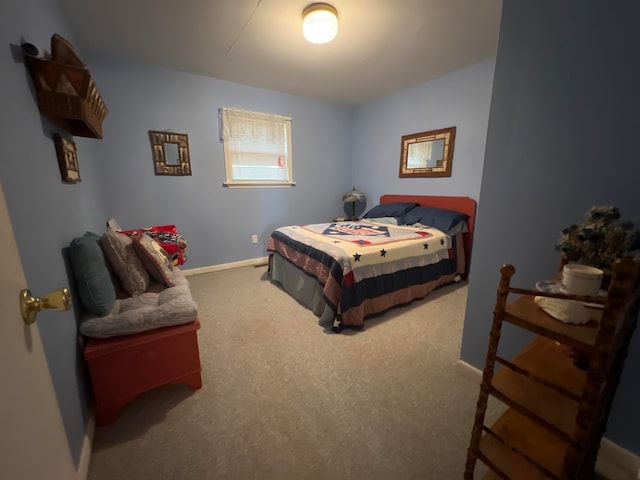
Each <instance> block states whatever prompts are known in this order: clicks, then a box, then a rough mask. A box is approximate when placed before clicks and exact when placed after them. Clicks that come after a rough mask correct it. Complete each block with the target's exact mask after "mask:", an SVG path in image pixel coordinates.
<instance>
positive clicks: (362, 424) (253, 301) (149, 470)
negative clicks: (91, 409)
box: [88, 267, 497, 480]
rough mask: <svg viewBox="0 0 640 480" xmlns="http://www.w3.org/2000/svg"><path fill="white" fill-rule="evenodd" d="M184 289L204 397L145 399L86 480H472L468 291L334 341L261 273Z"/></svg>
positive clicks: (99, 446) (94, 459) (128, 413)
mask: <svg viewBox="0 0 640 480" xmlns="http://www.w3.org/2000/svg"><path fill="white" fill-rule="evenodd" d="M188 279H189V283H190V287H191V291H192V294H193V297H194V299H195V300H196V302H197V303H198V306H199V311H200V320H201V323H202V328H201V330H200V331H199V334H198V342H199V347H200V356H201V362H202V380H203V387H202V389H200V390H197V391H195V392H192V391H190V390H189V389H188V388H187V387H186V386H184V385H169V386H165V387H161V388H158V389H155V390H153V391H150V392H147V393H144V394H142V395H140V396H139V397H138V398H136V400H135V401H134V402H132V403H131V404H129V405H128V406H126V407H125V408H124V409H123V410H122V412H121V415H120V417H119V419H118V420H117V421H116V422H115V423H114V424H112V425H109V426H105V427H101V428H97V429H96V433H95V437H94V443H93V452H92V456H91V462H90V467H89V477H88V478H89V480H129V479H131V480H133V479H135V480H141V479H156V480H162V479H194V480H200V479H203V480H205V479H207V480H208V479H229V480H235V479H260V480H269V479H278V480H281V479H296V480H298V479H300V480H302V479H308V480H316V479H318V480H323V479H327V480H328V479H331V480H335V479H357V480H360V479H366V480H377V479H380V480H386V479H394V480H405V479H427V480H428V479H433V480H448V479H451V480H453V479H460V478H462V472H463V470H464V463H465V458H466V449H467V446H468V442H469V438H470V431H471V423H472V420H473V416H474V412H475V402H476V397H477V393H478V387H477V385H475V384H474V383H473V382H472V381H470V380H469V378H468V377H467V376H465V375H462V374H461V369H460V368H459V367H456V361H457V359H458V357H459V352H460V339H461V336H462V327H463V320H464V311H465V304H466V296H467V285H466V283H464V282H463V283H460V284H456V285H450V286H446V287H443V288H441V289H439V290H436V291H435V292H432V293H431V294H430V295H429V296H428V297H427V298H425V299H423V300H420V301H416V302H413V303H412V304H410V305H407V306H403V307H399V308H396V309H393V310H391V311H389V312H387V313H386V314H384V315H382V316H379V317H376V318H372V319H368V320H367V321H366V322H365V327H364V329H362V330H360V331H351V330H346V331H344V332H343V333H341V334H335V333H332V332H330V331H327V330H325V329H323V327H321V326H320V325H319V324H318V322H317V318H316V317H315V316H314V315H313V314H312V313H311V312H310V311H309V310H307V309H306V308H304V307H302V306H301V305H299V304H298V303H297V302H296V301H295V300H293V299H292V298H291V297H290V296H289V295H288V294H286V293H285V292H284V291H282V290H281V289H280V288H279V287H278V286H276V285H274V284H272V283H271V282H270V281H269V279H268V277H267V275H266V268H265V267H260V268H256V267H242V268H236V269H231V270H224V271H219V272H212V273H206V274H201V275H193V276H189V277H188ZM489 321H490V320H489V319H487V322H489ZM494 412H497V410H495V411H494ZM493 414H495V413H493Z"/></svg>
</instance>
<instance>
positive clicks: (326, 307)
mask: <svg viewBox="0 0 640 480" xmlns="http://www.w3.org/2000/svg"><path fill="white" fill-rule="evenodd" d="M475 212H476V202H475V200H473V199H471V198H469V197H443V196H422V195H383V196H382V197H381V198H380V203H379V204H378V205H376V206H375V207H374V208H372V209H370V210H369V211H368V212H367V213H366V214H365V215H364V218H363V219H362V220H354V221H342V222H328V223H320V224H310V225H294V226H287V227H281V228H278V229H276V230H275V231H274V232H273V233H272V234H271V236H270V238H269V244H268V247H267V251H268V253H269V275H270V277H271V280H272V281H274V282H276V283H278V284H279V285H280V286H282V288H283V289H284V290H285V291H286V292H288V293H289V294H290V295H291V296H293V297H294V298H295V299H296V300H298V301H299V302H300V303H301V304H303V305H304V306H306V307H307V308H309V309H310V310H312V311H313V312H314V313H315V314H316V315H317V316H318V317H320V323H321V324H322V325H324V326H325V327H328V328H331V329H333V330H334V331H340V330H342V328H344V327H350V328H360V327H362V326H363V323H364V319H365V318H367V317H370V316H373V315H377V314H381V313H383V312H385V311H386V310H388V309H390V308H392V307H394V306H396V305H403V304H407V303H409V302H411V301H413V300H416V299H419V298H423V297H425V296H426V295H427V294H428V293H429V292H431V291H432V290H434V289H435V288H438V287H440V286H442V285H446V284H449V283H452V282H456V281H459V280H460V279H464V278H466V277H467V276H468V274H469V261H470V254H471V242H472V239H473V227H474V222H475Z"/></svg>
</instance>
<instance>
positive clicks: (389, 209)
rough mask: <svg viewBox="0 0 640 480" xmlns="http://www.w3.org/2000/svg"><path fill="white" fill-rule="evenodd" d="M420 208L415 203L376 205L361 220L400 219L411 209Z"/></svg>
mask: <svg viewBox="0 0 640 480" xmlns="http://www.w3.org/2000/svg"><path fill="white" fill-rule="evenodd" d="M418 206H420V204H419V203H416V202H392V203H381V204H380V205H376V206H375V207H373V208H372V209H371V210H369V211H368V212H367V213H365V214H364V217H363V218H380V217H396V218H400V217H402V216H403V215H404V214H405V213H407V212H408V211H410V210H411V209H412V208H415V207H418Z"/></svg>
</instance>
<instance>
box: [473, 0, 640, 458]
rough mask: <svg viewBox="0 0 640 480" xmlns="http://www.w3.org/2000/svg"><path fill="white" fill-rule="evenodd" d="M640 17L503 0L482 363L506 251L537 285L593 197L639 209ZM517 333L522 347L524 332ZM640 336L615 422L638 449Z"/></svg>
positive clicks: (486, 189)
mask: <svg viewBox="0 0 640 480" xmlns="http://www.w3.org/2000/svg"><path fill="white" fill-rule="evenodd" d="M639 24H640V3H638V2H636V1H618V2H603V1H591V2H584V1H581V0H572V1H565V2H555V1H551V0H545V1H539V2H520V1H515V0H506V1H505V2H504V5H503V13H502V23H501V30H500V43H499V48H498V55H497V60H496V70H495V78H494V87H493V98H492V102H491V113H490V117H489V128H488V135H487V146H486V154H485V160H484V171H483V175H482V186H481V193H480V202H479V215H478V223H477V230H476V234H475V242H474V255H473V260H472V265H471V282H470V287H469V297H468V302H467V313H466V318H465V328H464V335H463V341H462V354H461V356H462V359H463V360H465V361H467V362H469V363H471V364H472V365H475V366H476V367H478V368H482V366H483V364H484V356H485V352H486V345H487V339H488V331H489V326H490V322H491V314H492V310H493V305H494V302H495V292H496V287H497V281H498V277H499V273H498V270H499V268H500V266H501V265H502V264H503V263H513V264H514V265H515V266H516V269H517V272H516V276H515V277H514V281H513V283H514V285H520V286H525V287H527V286H532V285H533V284H534V283H535V282H536V281H537V280H541V279H544V278H547V277H548V276H549V275H550V274H551V273H552V272H554V271H555V270H556V269H557V267H558V259H559V257H558V254H557V252H555V250H554V248H553V245H554V242H555V241H556V239H557V237H558V235H559V233H560V231H561V230H562V229H563V228H564V227H565V226H567V225H568V224H570V223H573V222H579V221H580V220H581V219H582V218H583V215H584V212H585V211H587V210H588V209H589V208H590V207H591V206H592V205H602V204H611V205H616V206H618V207H619V208H620V211H621V212H622V214H623V217H625V218H627V219H633V220H636V221H637V220H638V219H640V202H639V201H638V192H639V187H640V182H639V178H640V161H638V145H637V143H638V142H637V138H638V131H639V130H640V94H639V90H638V88H639V86H640V62H638V61H637V60H638V46H639V45H640V29H639V28H638V25H639ZM508 333H509V334H508V335H507V336H506V338H505V340H506V342H505V340H503V343H506V344H507V346H509V345H508V344H511V345H510V346H511V350H514V349H516V348H517V346H518V345H519V344H520V342H521V341H522V337H521V336H520V335H514V334H513V333H515V332H512V331H509V332H508ZM639 337H640V335H638V334H636V336H635V340H634V341H633V342H632V347H631V352H630V355H629V357H628V359H627V363H626V366H625V370H624V373H623V377H622V382H621V385H620V387H619V390H618V394H617V396H616V399H615V402H614V405H613V409H612V412H611V416H610V421H609V425H608V429H607V432H606V436H607V437H608V438H609V439H610V440H612V441H614V442H616V443H618V444H619V445H621V446H623V447H625V448H627V449H629V450H631V451H633V452H636V453H640V435H638V432H639V431H640V415H638V414H637V408H638V405H640V387H639V386H638V382H637V379H638V373H639V372H640V367H639V366H638V365H639V364H640V338H639Z"/></svg>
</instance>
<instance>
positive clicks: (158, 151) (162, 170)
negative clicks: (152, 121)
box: [149, 130, 191, 176]
mask: <svg viewBox="0 0 640 480" xmlns="http://www.w3.org/2000/svg"><path fill="white" fill-rule="evenodd" d="M149 138H150V139H151V148H152V149H153V168H154V169H155V172H156V175H177V176H183V175H191V160H190V159H189V137H188V136H187V134H186V133H175V132H171V131H164V132H159V131H155V130H149Z"/></svg>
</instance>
